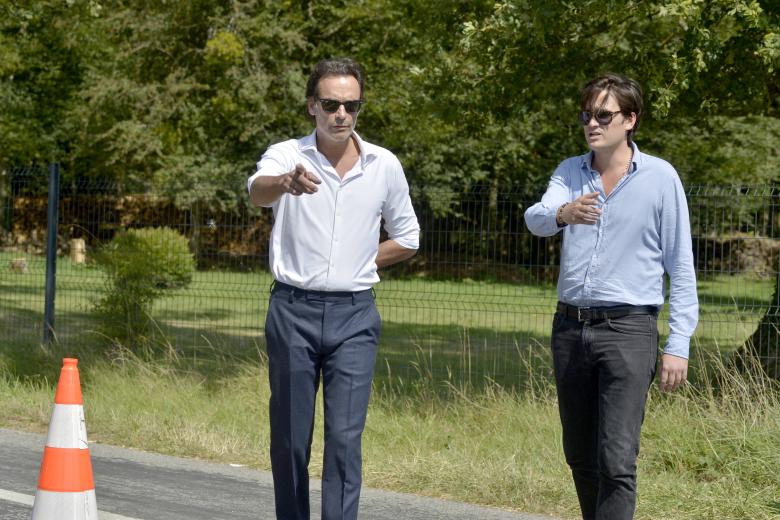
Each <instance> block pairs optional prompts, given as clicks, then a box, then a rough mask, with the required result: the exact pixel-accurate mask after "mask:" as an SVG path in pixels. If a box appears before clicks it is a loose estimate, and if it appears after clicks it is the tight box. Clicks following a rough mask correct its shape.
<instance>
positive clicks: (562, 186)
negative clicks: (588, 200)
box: [525, 161, 571, 237]
mask: <svg viewBox="0 0 780 520" xmlns="http://www.w3.org/2000/svg"><path fill="white" fill-rule="evenodd" d="M567 170H568V165H567V163H566V161H564V162H563V163H561V164H560V165H559V166H558V168H556V169H555V172H554V173H553V175H552V177H551V178H550V182H549V183H548V185H547V191H545V192H544V195H543V196H542V200H541V201H539V202H537V203H536V204H534V205H533V206H531V207H530V208H528V209H527V210H525V225H526V226H528V229H529V231H531V233H533V234H534V235H536V236H540V237H551V236H553V235H555V234H556V233H558V232H559V231H560V230H561V229H563V228H562V227H561V226H559V225H558V223H557V222H556V220H555V214H556V213H557V211H558V208H559V207H560V206H561V204H563V203H565V202H569V201H570V199H571V187H570V184H571V182H570V175H569V172H568V171H567Z"/></svg>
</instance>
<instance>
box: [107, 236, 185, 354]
mask: <svg viewBox="0 0 780 520" xmlns="http://www.w3.org/2000/svg"><path fill="white" fill-rule="evenodd" d="M94 263H95V265H96V266H97V267H98V268H100V269H102V270H103V271H105V273H106V275H107V281H106V294H105V296H104V297H103V298H102V299H100V300H99V301H98V302H97V304H96V307H97V310H98V311H99V312H100V313H101V314H102V315H103V318H104V322H103V325H104V326H105V332H106V333H107V334H108V335H109V336H110V337H111V338H112V339H114V340H123V341H124V342H125V343H126V344H127V345H128V346H133V345H136V344H137V343H138V341H139V340H140V339H141V338H142V337H143V335H144V333H145V332H146V330H147V328H148V325H149V318H150V311H151V308H152V304H153V303H154V301H155V300H157V299H158V298H160V297H163V296H165V294H166V292H168V291H170V290H172V289H180V288H183V287H186V286H187V285H188V284H189V283H190V282H191V281H192V273H193V272H194V271H195V260H194V258H193V255H192V253H191V252H190V250H189V246H188V243H187V239H186V238H185V237H184V236H182V235H181V234H180V233H178V232H177V231H174V230H173V229H170V228H143V229H130V230H128V231H125V232H122V233H119V234H118V235H116V236H115V237H114V239H113V240H112V241H111V242H110V243H108V244H106V245H105V246H103V247H102V248H101V249H100V250H99V251H98V252H97V253H96V254H95V256H94ZM117 336H118V337H117Z"/></svg>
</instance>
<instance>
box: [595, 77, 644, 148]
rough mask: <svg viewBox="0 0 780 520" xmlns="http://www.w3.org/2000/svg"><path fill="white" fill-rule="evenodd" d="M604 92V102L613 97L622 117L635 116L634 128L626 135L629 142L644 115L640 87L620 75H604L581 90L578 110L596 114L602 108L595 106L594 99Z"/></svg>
mask: <svg viewBox="0 0 780 520" xmlns="http://www.w3.org/2000/svg"><path fill="white" fill-rule="evenodd" d="M604 91H606V92H607V95H606V96H604V100H606V99H607V97H608V96H609V94H612V95H614V96H615V99H616V100H617V103H618V106H619V107H620V112H621V113H622V114H623V115H624V116H630V115H631V113H632V112H633V113H634V114H636V123H634V128H632V129H631V130H629V131H628V132H627V134H626V139H628V140H629V141H630V140H631V138H632V137H633V135H634V133H635V132H636V130H637V128H639V122H640V121H641V119H642V115H643V113H644V103H643V102H642V87H640V86H639V83H637V82H636V81H634V80H633V79H631V78H628V77H626V76H622V75H620V74H604V75H603V76H599V77H598V78H596V79H592V80H590V81H589V82H588V83H587V84H586V85H585V86H584V87H583V88H582V93H581V94H580V109H581V110H589V111H591V112H597V111H598V109H599V108H602V107H596V106H595V104H596V99H598V97H599V95H600V94H601V93H602V92H604Z"/></svg>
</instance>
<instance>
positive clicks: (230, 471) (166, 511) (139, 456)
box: [0, 429, 552, 520]
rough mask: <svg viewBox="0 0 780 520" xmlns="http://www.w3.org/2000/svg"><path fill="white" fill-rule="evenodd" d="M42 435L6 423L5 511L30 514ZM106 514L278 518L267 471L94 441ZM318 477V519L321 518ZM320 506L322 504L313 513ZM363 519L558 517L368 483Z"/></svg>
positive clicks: (13, 516) (161, 519) (1, 499)
mask: <svg viewBox="0 0 780 520" xmlns="http://www.w3.org/2000/svg"><path fill="white" fill-rule="evenodd" d="M45 441H46V439H45V436H43V435H37V434H31V433H22V432H17V431H12V430H5V429H0V518H3V519H4V520H17V519H20V520H21V519H25V520H27V519H29V518H30V511H31V510H32V506H31V504H32V498H33V496H34V495H35V487H36V484H37V481H38V470H39V467H40V460H41V454H42V453H43V445H44V443H45ZM90 453H91V455H92V466H93V471H94V474H95V484H96V489H95V492H96V494H97V501H98V508H99V509H100V519H101V520H138V519H140V520H220V519H225V520H228V519H230V520H233V519H237V520H242V519H247V520H248V519H252V520H257V519H272V518H273V517H274V515H273V488H272V482H271V476H270V474H269V473H268V472H262V471H255V470H251V469H248V468H242V467H232V466H230V465H227V464H215V463H209V462H202V461H195V460H191V459H180V458H176V457H168V456H164V455H156V454H152V453H145V452H140V451H135V450H130V449H124V448H116V447H113V446H105V445H101V444H91V445H90ZM318 487H319V482H315V483H313V484H312V511H313V514H312V519H314V520H319V518H320V516H319V512H318V510H319V497H320V493H319V489H318ZM315 511H317V512H316V513H315ZM360 511H361V515H360V517H361V520H431V519H447V520H552V519H551V517H543V516H534V515H526V514H520V513H511V512H507V511H501V510H497V509H489V508H483V507H477V506H472V505H469V504H461V503H457V502H451V501H444V500H436V499H430V498H423V497H418V496H416V495H409V494H402V493H393V492H388V491H380V490H375V489H364V490H363V493H362V495H361V500H360Z"/></svg>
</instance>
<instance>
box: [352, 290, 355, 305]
mask: <svg viewBox="0 0 780 520" xmlns="http://www.w3.org/2000/svg"><path fill="white" fill-rule="evenodd" d="M352 305H355V293H354V292H353V293H352Z"/></svg>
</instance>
